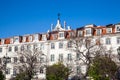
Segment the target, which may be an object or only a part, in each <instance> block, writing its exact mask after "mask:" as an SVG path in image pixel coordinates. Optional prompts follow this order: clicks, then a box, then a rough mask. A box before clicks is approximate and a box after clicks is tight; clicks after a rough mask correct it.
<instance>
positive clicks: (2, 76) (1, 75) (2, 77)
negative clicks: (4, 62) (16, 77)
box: [0, 71, 5, 80]
mask: <svg viewBox="0 0 120 80" xmlns="http://www.w3.org/2000/svg"><path fill="white" fill-rule="evenodd" d="M4 79H5V76H4V75H3V72H2V71H0V80H4Z"/></svg>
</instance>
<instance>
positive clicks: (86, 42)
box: [70, 37, 106, 80]
mask: <svg viewBox="0 0 120 80" xmlns="http://www.w3.org/2000/svg"><path fill="white" fill-rule="evenodd" d="M70 41H71V42H72V47H73V49H72V50H73V51H74V52H76V56H77V58H76V60H75V61H76V63H77V65H79V66H81V64H82V65H85V66H86V72H85V73H82V72H81V73H80V74H77V75H82V76H81V77H82V78H83V79H85V80H86V78H87V76H88V70H89V68H90V65H91V63H92V60H93V59H94V57H95V56H96V55H100V54H105V53H106V51H105V50H104V48H103V46H102V44H101V43H100V38H99V39H97V40H95V39H93V37H77V38H72V39H71V40H70Z"/></svg>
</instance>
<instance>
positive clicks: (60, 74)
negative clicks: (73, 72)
mask: <svg viewBox="0 0 120 80" xmlns="http://www.w3.org/2000/svg"><path fill="white" fill-rule="evenodd" d="M69 74H70V72H69V69H68V68H67V67H65V66H64V65H63V64H62V63H60V62H59V63H57V64H54V65H52V66H48V67H47V70H46V77H47V80H65V79H67V78H68V75H69Z"/></svg>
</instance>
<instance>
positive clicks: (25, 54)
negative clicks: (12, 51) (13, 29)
mask: <svg viewBox="0 0 120 80" xmlns="http://www.w3.org/2000/svg"><path fill="white" fill-rule="evenodd" d="M42 55H43V53H42V52H41V50H39V49H38V48H36V45H35V44H34V45H33V48H32V47H31V45H24V46H21V51H20V52H18V56H19V61H20V64H18V65H17V66H15V67H17V68H18V69H19V73H18V74H17V76H16V78H15V80H31V79H32V78H33V77H34V76H35V75H36V73H37V72H39V69H40V68H41V67H42V66H44V64H45V63H44V60H43V59H42V58H41V57H42Z"/></svg>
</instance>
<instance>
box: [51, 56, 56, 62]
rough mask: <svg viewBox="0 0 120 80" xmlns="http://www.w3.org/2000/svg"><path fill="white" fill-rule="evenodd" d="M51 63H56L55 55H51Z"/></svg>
mask: <svg viewBox="0 0 120 80" xmlns="http://www.w3.org/2000/svg"><path fill="white" fill-rule="evenodd" d="M50 61H51V62H53V61H55V55H54V54H51V56H50Z"/></svg>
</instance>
